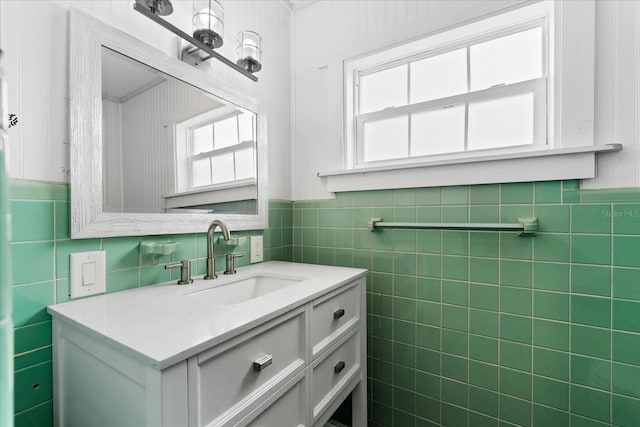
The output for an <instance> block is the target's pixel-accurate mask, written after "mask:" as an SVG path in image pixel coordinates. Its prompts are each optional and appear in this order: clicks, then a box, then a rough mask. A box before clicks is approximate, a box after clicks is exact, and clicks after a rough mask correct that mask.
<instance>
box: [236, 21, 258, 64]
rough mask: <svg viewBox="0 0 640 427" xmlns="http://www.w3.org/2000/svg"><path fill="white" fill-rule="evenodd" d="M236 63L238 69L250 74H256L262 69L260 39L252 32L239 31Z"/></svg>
mask: <svg viewBox="0 0 640 427" xmlns="http://www.w3.org/2000/svg"><path fill="white" fill-rule="evenodd" d="M236 52H237V54H238V61H237V62H236V63H237V64H238V65H239V66H240V67H242V68H243V69H245V70H247V71H248V72H250V73H257V72H258V71H260V70H261V69H262V37H260V35H259V34H258V33H256V32H254V31H240V32H239V33H238V48H237V49H236Z"/></svg>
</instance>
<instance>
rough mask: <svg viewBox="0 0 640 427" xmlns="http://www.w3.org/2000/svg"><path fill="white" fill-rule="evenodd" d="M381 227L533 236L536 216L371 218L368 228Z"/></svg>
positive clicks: (536, 229)
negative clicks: (513, 219) (509, 219)
mask: <svg viewBox="0 0 640 427" xmlns="http://www.w3.org/2000/svg"><path fill="white" fill-rule="evenodd" d="M383 228H413V229H432V230H433V229H435V230H468V231H518V232H520V236H535V234H536V231H538V218H518V222H517V223H503V224H500V223H480V222H479V223H462V222H460V223H458V222H384V221H382V218H371V221H369V229H370V230H371V231H382V229H383Z"/></svg>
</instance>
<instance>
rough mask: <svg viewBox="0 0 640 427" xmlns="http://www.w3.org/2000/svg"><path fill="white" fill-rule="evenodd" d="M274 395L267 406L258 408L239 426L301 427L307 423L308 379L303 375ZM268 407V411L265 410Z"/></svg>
mask: <svg viewBox="0 0 640 427" xmlns="http://www.w3.org/2000/svg"><path fill="white" fill-rule="evenodd" d="M292 383H293V385H292V384H291V383H289V384H287V385H286V386H284V387H282V389H280V390H278V391H277V392H276V393H274V394H272V395H271V397H270V398H269V401H268V402H265V405H263V406H261V407H260V408H258V409H257V410H256V411H254V412H253V413H251V414H250V415H249V416H247V417H246V418H245V419H243V420H242V421H241V422H240V423H238V425H239V426H250V427H273V426H277V427H300V426H304V425H305V424H306V423H307V420H306V414H307V406H308V405H307V398H306V397H307V379H306V377H305V376H304V375H303V376H301V378H296V379H294V380H293V381H292ZM265 407H266V409H265Z"/></svg>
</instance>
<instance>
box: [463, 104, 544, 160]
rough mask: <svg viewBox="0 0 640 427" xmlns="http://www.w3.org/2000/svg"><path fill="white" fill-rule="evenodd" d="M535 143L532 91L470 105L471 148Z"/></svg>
mask: <svg viewBox="0 0 640 427" xmlns="http://www.w3.org/2000/svg"><path fill="white" fill-rule="evenodd" d="M532 143H533V94H532V93H525V94H522V95H516V96H510V97H508V98H497V99H491V100H488V101H482V102H474V103H471V104H469V142H468V149H469V150H479V149H483V148H497V147H509V146H513V145H523V144H532Z"/></svg>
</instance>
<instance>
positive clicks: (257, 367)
mask: <svg viewBox="0 0 640 427" xmlns="http://www.w3.org/2000/svg"><path fill="white" fill-rule="evenodd" d="M272 362H273V356H271V355H270V354H265V355H264V356H262V357H261V358H260V359H258V360H255V361H254V362H253V370H254V371H256V372H260V371H262V370H263V369H264V368H266V367H267V366H269V365H271V363H272Z"/></svg>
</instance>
